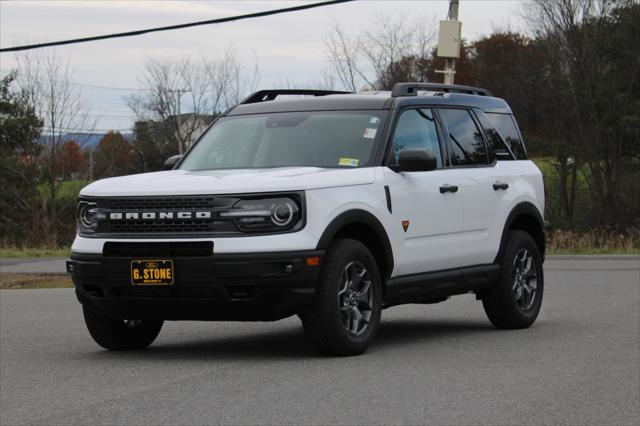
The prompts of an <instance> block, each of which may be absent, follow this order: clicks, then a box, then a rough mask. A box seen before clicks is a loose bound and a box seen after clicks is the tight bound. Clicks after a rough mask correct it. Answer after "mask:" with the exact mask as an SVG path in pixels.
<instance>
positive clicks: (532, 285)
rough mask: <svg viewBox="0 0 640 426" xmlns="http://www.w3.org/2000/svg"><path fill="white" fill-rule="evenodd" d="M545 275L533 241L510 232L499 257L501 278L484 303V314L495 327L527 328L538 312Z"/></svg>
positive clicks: (522, 232)
mask: <svg viewBox="0 0 640 426" xmlns="http://www.w3.org/2000/svg"><path fill="white" fill-rule="evenodd" d="M543 290H544V274H543V270H542V256H541V255H540V250H539V249H538V246H537V245H536V243H535V241H534V240H533V238H532V237H531V236H530V235H529V234H528V233H526V232H524V231H518V230H516V231H511V232H510V233H509V235H508V237H507V243H506V246H505V249H504V252H503V253H502V256H501V271H500V279H499V280H498V282H497V284H496V287H495V289H494V290H493V291H492V292H491V293H489V294H488V295H487V296H486V297H485V298H484V299H483V300H482V304H483V306H484V311H485V312H486V314H487V316H488V317H489V320H490V321H491V323H492V324H493V325H495V326H496V327H498V328H505V329H515V328H526V327H529V326H530V325H531V324H533V323H534V321H535V320H536V318H537V317H538V313H539V312H540V306H541V304H542V293H543Z"/></svg>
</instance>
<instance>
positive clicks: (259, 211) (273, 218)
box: [220, 197, 301, 231]
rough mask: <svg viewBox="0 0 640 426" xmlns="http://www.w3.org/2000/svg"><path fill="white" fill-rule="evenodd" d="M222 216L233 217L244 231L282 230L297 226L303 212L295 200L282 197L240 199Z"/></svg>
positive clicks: (221, 215)
mask: <svg viewBox="0 0 640 426" xmlns="http://www.w3.org/2000/svg"><path fill="white" fill-rule="evenodd" d="M220 217H224V218H230V219H233V222H234V223H235V224H236V226H237V227H238V228H239V229H240V230H242V231H280V230H285V229H289V228H292V227H293V226H295V225H296V224H297V223H298V222H299V221H300V217H301V213H300V207H299V206H298V203H296V202H295V200H293V199H291V198H286V197H280V198H262V199H255V200H251V199H248V200H240V201H238V202H237V203H235V204H234V206H233V207H232V208H231V210H229V211H226V212H222V213H220Z"/></svg>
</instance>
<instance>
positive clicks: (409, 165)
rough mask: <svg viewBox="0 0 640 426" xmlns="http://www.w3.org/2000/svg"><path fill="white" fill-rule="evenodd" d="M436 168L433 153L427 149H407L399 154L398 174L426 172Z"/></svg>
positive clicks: (436, 164) (436, 162)
mask: <svg viewBox="0 0 640 426" xmlns="http://www.w3.org/2000/svg"><path fill="white" fill-rule="evenodd" d="M437 167H438V161H437V160H436V156H435V155H433V152H432V151H430V150H428V149H407V150H405V151H402V152H401V153H400V158H399V159H398V166H397V167H395V170H396V171H398V172H428V171H431V170H435V169H436V168H437Z"/></svg>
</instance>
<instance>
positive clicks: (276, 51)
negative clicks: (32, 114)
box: [0, 0, 522, 129]
mask: <svg viewBox="0 0 640 426" xmlns="http://www.w3.org/2000/svg"><path fill="white" fill-rule="evenodd" d="M301 3H303V2H301V1H180V2H178V1H82V2H81V1H6V0H2V1H0V46H2V47H9V46H13V45H17V44H25V43H34V42H42V41H55V40H60V39H66V38H75V37H84V36H89V35H99V34H108V33H113V32H121V31H130V30H135V29H142V28H148V27H155V26H163V25H172V24H179V23H185V22H190V21H199V20H205V19H213V18H218V17H225V16H232V15H238V14H244V13H251V12H257V11H261V10H268V9H274V8H281V7H291V6H294V5H296V4H301ZM460 3H461V4H460V16H459V19H460V21H462V35H463V37H464V38H465V39H467V40H474V39H477V38H478V37H481V36H482V35H486V34H489V33H490V32H491V30H492V29H501V30H505V29H511V30H518V29H520V28H521V27H522V22H521V19H520V17H519V13H520V10H521V6H520V3H519V2H517V1H506V0H503V1H480V0H461V1H460ZM447 8H448V1H447V0H432V1H393V0H387V1H384V0H379V1H366V0H361V1H356V2H353V3H347V4H339V5H333V6H327V7H322V8H317V9H311V10H306V11H301V12H293V13H287V14H282V15H277V16H268V17H264V18H257V19H249V20H244V21H241V22H232V23H226V24H220V25H208V26H202V27H195V28H188V29H182V30H176V31H168V32H160V33H152V34H147V35H142V36H136V37H129V38H120V39H114V40H105V41H97V42H92V43H82V44H76V45H70V46H61V47H55V48H52V49H53V50H55V52H56V53H57V54H59V55H61V56H62V57H64V58H67V57H68V58H69V60H70V63H71V65H72V68H73V71H74V72H73V81H74V82H75V83H78V84H80V85H87V84H88V85H100V86H107V87H114V88H136V87H140V83H139V80H140V76H141V74H142V71H143V68H144V62H145V59H146V58H149V57H158V56H160V57H165V56H166V57H171V56H180V55H183V54H189V55H191V54H193V55H194V56H200V55H213V56H218V55H219V54H220V53H221V52H222V51H223V50H225V49H226V48H227V47H228V46H230V45H231V46H233V47H234V49H236V51H237V55H238V57H239V58H241V59H242V60H243V61H244V63H245V64H247V65H250V64H252V63H253V61H254V58H255V59H256V60H257V62H258V66H259V69H260V85H259V86H260V88H272V87H276V86H278V83H283V82H284V81H290V82H300V83H307V82H310V81H314V80H315V81H317V80H319V79H320V77H321V74H322V71H323V70H324V69H326V68H327V60H326V52H325V48H324V40H325V38H326V36H327V32H328V30H329V28H330V27H331V25H332V23H333V22H334V21H337V22H338V23H339V24H340V25H341V26H342V27H343V28H344V29H345V30H346V31H348V32H349V33H352V34H357V33H359V32H361V31H363V30H366V29H372V25H373V18H374V17H375V16H377V15H380V14H383V15H385V16H389V17H393V16H405V17H407V18H410V19H418V18H420V17H424V19H425V23H427V24H429V25H431V24H432V22H433V21H434V20H436V21H437V20H440V19H445V18H446V14H447ZM14 66H15V56H14V54H13V53H1V54H0V70H1V72H2V75H4V74H6V72H7V71H8V70H10V69H11V68H13V67H14ZM81 87H82V89H83V91H84V92H85V94H86V95H87V97H88V98H89V99H90V101H91V109H92V111H91V113H92V114H96V115H98V116H100V119H99V122H98V125H97V128H98V129H111V128H114V129H128V128H131V127H132V123H133V114H132V113H131V111H130V110H129V109H128V108H127V106H126V104H125V102H124V100H123V97H124V96H125V95H127V94H128V93H130V92H127V91H126V90H116V89H111V90H108V89H98V88H91V87H86V86H81Z"/></svg>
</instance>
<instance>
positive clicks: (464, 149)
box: [438, 109, 489, 166]
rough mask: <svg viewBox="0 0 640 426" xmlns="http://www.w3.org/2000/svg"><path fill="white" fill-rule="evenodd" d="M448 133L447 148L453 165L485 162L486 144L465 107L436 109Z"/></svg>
mask: <svg viewBox="0 0 640 426" xmlns="http://www.w3.org/2000/svg"><path fill="white" fill-rule="evenodd" d="M438 113H439V114H440V117H441V118H442V122H443V124H444V125H445V127H446V129H447V133H448V134H449V135H448V136H449V138H448V139H449V149H450V151H451V164H452V165H453V166H475V165H481V164H487V163H488V162H489V161H488V156H487V146H486V145H485V142H484V138H483V137H482V132H480V129H479V128H478V126H477V125H476V123H475V121H474V120H473V118H472V117H471V114H470V113H469V111H467V110H465V109H440V110H438Z"/></svg>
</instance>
